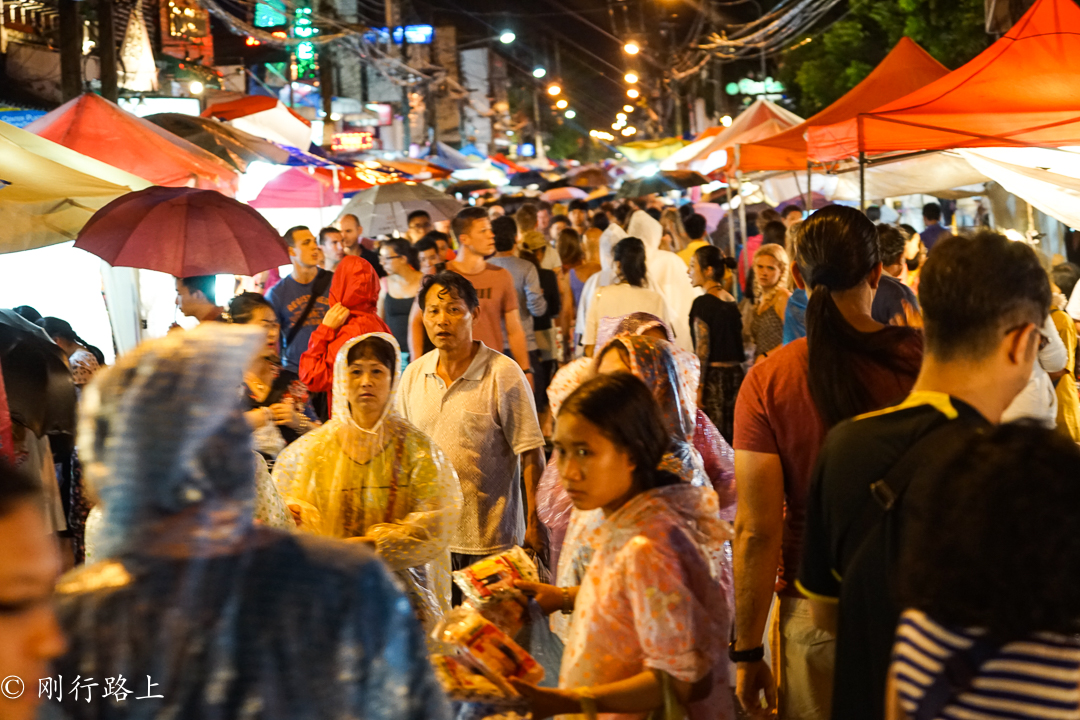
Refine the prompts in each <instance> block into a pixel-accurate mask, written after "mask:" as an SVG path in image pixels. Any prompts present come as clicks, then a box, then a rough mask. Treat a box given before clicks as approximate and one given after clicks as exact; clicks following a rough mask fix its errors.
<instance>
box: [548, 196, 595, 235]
mask: <svg viewBox="0 0 1080 720" xmlns="http://www.w3.org/2000/svg"><path fill="white" fill-rule="evenodd" d="M566 212H567V216H568V217H569V218H570V226H571V227H573V228H574V229H575V230H577V231H578V234H579V235H584V234H585V231H586V230H588V229H589V203H587V202H585V201H584V200H582V199H581V198H578V199H577V200H571V201H570V206H569V207H568V208H567V210H566ZM558 241H559V238H558V237H556V238H555V242H556V243H557V242H558Z"/></svg>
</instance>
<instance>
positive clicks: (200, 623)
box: [28, 323, 449, 720]
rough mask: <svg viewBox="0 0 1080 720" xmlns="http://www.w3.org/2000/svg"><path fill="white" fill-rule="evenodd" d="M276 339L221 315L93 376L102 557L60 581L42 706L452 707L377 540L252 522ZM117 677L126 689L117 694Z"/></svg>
mask: <svg viewBox="0 0 1080 720" xmlns="http://www.w3.org/2000/svg"><path fill="white" fill-rule="evenodd" d="M264 338H265V336H264V334H263V333H262V332H260V331H259V330H258V329H256V328H254V327H245V326H225V325H218V324H216V323H207V324H204V325H202V326H200V327H199V328H197V329H195V330H190V331H186V332H174V333H171V334H170V335H169V336H167V337H165V338H161V339H158V340H153V341H150V342H147V343H144V344H142V345H140V346H139V347H138V348H136V349H135V350H134V351H132V352H130V353H128V354H127V355H125V356H123V357H121V358H120V359H119V361H118V362H117V364H116V365H115V366H114V367H112V368H109V369H107V370H104V371H102V372H100V373H98V375H97V376H96V377H95V379H94V380H93V381H92V382H91V383H90V385H88V386H87V390H86V392H85V394H84V396H83V403H84V404H83V408H82V417H81V420H80V433H79V451H80V455H81V456H82V457H83V459H84V463H85V467H86V475H87V478H88V480H89V481H90V482H91V483H92V484H93V485H94V486H95V488H96V489H97V493H98V496H99V498H100V500H101V503H102V505H103V507H104V512H105V517H104V528H103V533H102V538H101V544H100V550H101V556H102V557H103V558H104V559H103V560H101V561H99V562H96V563H94V564H91V565H87V566H84V567H81V568H79V569H76V570H74V571H72V572H70V573H68V574H67V575H65V576H63V577H62V578H61V579H60V582H59V583H58V585H57V611H58V615H59V618H60V622H61V625H62V627H63V629H64V631H65V634H66V636H67V639H68V649H67V651H66V652H65V654H64V655H62V656H61V657H60V658H58V659H57V660H56V661H55V662H54V667H53V670H52V672H53V673H54V675H55V676H56V677H55V678H53V679H54V680H57V681H60V682H58V683H57V685H58V687H59V689H60V690H62V691H63V692H64V696H63V698H62V701H61V702H47V703H45V704H44V706H43V708H42V713H41V717H45V718H60V717H71V718H95V719H97V720H101V719H102V718H201V719H202V720H226V719H231V718H260V719H262V720H279V719H280V720H307V719H308V718H310V719H311V720H324V719H325V718H365V719H378V720H398V719H404V718H409V719H410V720H412V719H416V720H420V719H421V718H448V717H449V709H448V706H447V703H446V701H445V698H444V696H443V694H442V691H441V690H440V689H439V687H438V685H437V683H436V682H435V679H434V675H433V672H432V670H431V666H430V665H429V663H428V661H427V659H426V644H425V637H424V633H423V630H422V629H421V626H420V624H419V623H418V622H417V621H416V617H415V616H414V614H413V612H412V609H411V607H410V606H409V603H408V601H407V600H406V598H405V596H404V595H403V594H402V592H401V591H400V589H398V587H397V585H396V583H394V581H393V579H392V578H391V576H390V573H389V572H388V571H387V570H386V568H385V567H384V566H383V564H382V563H380V562H379V561H378V560H377V559H376V557H375V554H374V553H373V552H371V551H370V550H369V549H367V548H364V547H360V546H349V545H346V544H344V543H341V542H338V541H331V540H328V539H324V538H318V537H313V536H310V535H302V534H299V533H291V532H282V531H279V530H274V529H271V528H267V527H262V526H256V525H254V524H253V521H252V508H253V505H254V499H255V477H254V467H255V466H254V456H253V453H252V449H251V432H250V430H249V429H248V426H247V424H246V422H245V421H244V418H243V415H242V413H241V408H240V398H239V393H238V388H239V387H240V385H241V382H242V375H243V371H244V368H245V367H246V366H247V364H248V362H249V360H250V358H251V356H252V355H253V354H254V352H255V351H256V349H257V348H258V347H259V346H260V345H261V344H262V343H263V342H264ZM80 679H81V680H82V681H83V682H82V686H81V687H78V688H77V689H78V693H79V698H78V701H77V702H76V701H75V700H74V698H72V696H71V693H72V687H73V686H72V683H73V681H75V683H76V684H77V685H78V683H79V681H80ZM121 681H122V682H121ZM28 684H29V683H28ZM119 686H123V689H124V690H125V692H126V693H128V694H127V695H124V701H123V702H120V701H118V699H119V697H120V696H119V694H118V693H114V696H113V697H104V696H103V695H104V693H106V692H107V691H108V690H109V689H110V688H111V689H113V690H116V689H117V688H118V687H119ZM28 690H29V688H28ZM136 696H148V697H146V698H144V699H136ZM87 698H90V699H89V701H87V700H86V699H87Z"/></svg>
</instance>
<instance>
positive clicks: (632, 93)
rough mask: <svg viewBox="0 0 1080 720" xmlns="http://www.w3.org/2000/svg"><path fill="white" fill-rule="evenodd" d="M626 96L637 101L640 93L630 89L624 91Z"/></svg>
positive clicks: (635, 89)
mask: <svg viewBox="0 0 1080 720" xmlns="http://www.w3.org/2000/svg"><path fill="white" fill-rule="evenodd" d="M626 96H627V97H628V98H631V99H633V100H637V99H638V98H639V97H640V96H641V93H639V92H638V91H637V88H630V89H629V90H627V91H626Z"/></svg>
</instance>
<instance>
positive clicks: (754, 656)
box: [727, 640, 765, 663]
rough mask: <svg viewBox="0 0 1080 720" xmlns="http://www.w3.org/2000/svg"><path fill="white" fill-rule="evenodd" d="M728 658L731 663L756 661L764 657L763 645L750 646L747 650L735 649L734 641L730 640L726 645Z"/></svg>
mask: <svg viewBox="0 0 1080 720" xmlns="http://www.w3.org/2000/svg"><path fill="white" fill-rule="evenodd" d="M727 654H728V659H730V660H731V662H733V663H751V662H758V661H759V660H764V659H765V646H764V645H758V646H757V647H756V648H750V649H749V650H736V649H735V641H734V640H732V641H731V644H730V645H728V652H727Z"/></svg>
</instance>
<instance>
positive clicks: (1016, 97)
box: [807, 0, 1080, 162]
mask: <svg viewBox="0 0 1080 720" xmlns="http://www.w3.org/2000/svg"><path fill="white" fill-rule="evenodd" d="M1078 56H1080V7H1077V6H1076V4H1075V3H1074V2H1073V0H1037V2H1036V3H1035V4H1034V5H1033V6H1032V7H1031V9H1030V10H1028V12H1027V13H1025V14H1024V16H1023V17H1022V18H1021V19H1020V21H1019V22H1017V23H1016V25H1015V26H1013V28H1012V29H1011V30H1009V32H1008V33H1007V34H1006V35H1005V36H1004V37H1002V38H1001V39H1000V40H998V41H997V42H995V43H994V44H993V45H991V46H990V47H989V48H987V49H986V50H984V51H983V52H982V53H980V54H979V55H978V56H977V57H976V58H975V59H974V60H972V61H971V62H969V63H967V64H966V65H964V66H963V67H961V68H959V69H957V70H954V71H953V72H951V73H949V74H948V75H946V76H944V77H942V78H940V79H939V80H937V81H936V82H933V83H931V84H929V85H927V86H926V87H923V88H921V89H919V90H916V91H915V92H912V93H911V94H909V95H906V96H904V97H902V98H900V99H899V100H895V101H893V102H891V103H888V104H886V105H883V106H881V107H879V108H877V109H875V110H873V111H872V112H865V113H860V114H859V115H857V116H856V117H854V118H852V119H850V120H847V121H845V122H842V123H837V124H835V125H828V126H825V127H816V128H810V130H809V132H808V137H807V139H808V151H809V155H810V157H811V159H813V160H817V161H823V162H824V161H832V160H839V159H842V158H846V157H853V156H855V155H858V154H859V153H860V152H864V153H866V154H868V155H877V154H882V153H890V152H910V151H920V150H940V149H946V148H970V147H1003V146H1016V145H1021V146H1023V145H1036V146H1048V147H1059V146H1062V145H1080V67H1078V66H1077V65H1076V62H1075V58H1076V57H1078Z"/></svg>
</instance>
